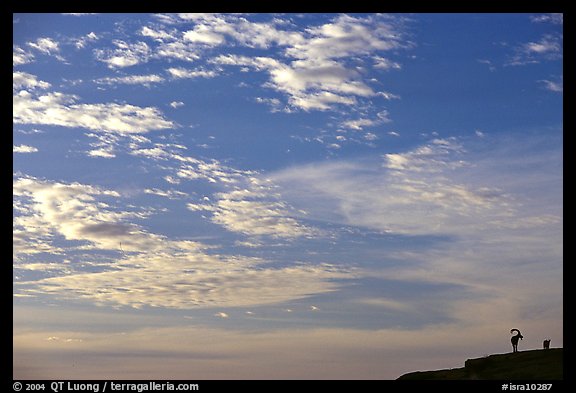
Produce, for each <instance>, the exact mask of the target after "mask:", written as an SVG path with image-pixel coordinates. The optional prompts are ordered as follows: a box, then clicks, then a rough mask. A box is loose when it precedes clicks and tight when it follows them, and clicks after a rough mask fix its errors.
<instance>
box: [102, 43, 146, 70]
mask: <svg viewBox="0 0 576 393" xmlns="http://www.w3.org/2000/svg"><path fill="white" fill-rule="evenodd" d="M113 43H114V45H115V46H116V49H95V50H94V54H95V55H96V59H97V60H100V61H102V62H104V63H106V64H108V67H109V68H113V69H114V68H124V67H130V66H134V65H136V64H139V63H145V62H147V61H148V58H149V57H150V55H151V50H150V47H149V46H148V45H147V44H146V43H145V42H136V43H127V42H125V41H122V40H114V41H113Z"/></svg>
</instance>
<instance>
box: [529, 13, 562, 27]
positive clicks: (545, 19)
mask: <svg viewBox="0 0 576 393" xmlns="http://www.w3.org/2000/svg"><path fill="white" fill-rule="evenodd" d="M530 20H531V21H532V22H535V23H552V24H555V25H561V24H564V14H561V13H551V14H542V15H534V16H531V17H530Z"/></svg>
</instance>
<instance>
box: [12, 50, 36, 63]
mask: <svg viewBox="0 0 576 393" xmlns="http://www.w3.org/2000/svg"><path fill="white" fill-rule="evenodd" d="M32 60H34V54H32V53H30V52H26V51H25V50H24V49H22V48H21V47H19V46H16V45H14V46H13V48H12V65H13V66H14V67H16V66H19V65H22V64H28V63H31V62H32Z"/></svg>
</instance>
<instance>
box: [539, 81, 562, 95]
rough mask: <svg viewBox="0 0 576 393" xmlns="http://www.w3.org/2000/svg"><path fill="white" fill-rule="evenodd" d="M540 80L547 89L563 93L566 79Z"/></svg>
mask: <svg viewBox="0 0 576 393" xmlns="http://www.w3.org/2000/svg"><path fill="white" fill-rule="evenodd" d="M540 82H541V83H542V84H543V85H544V88H545V89H546V90H549V91H553V92H555V93H562V92H563V91H564V81H563V80H562V79H561V80H560V81H551V80H542V81H540Z"/></svg>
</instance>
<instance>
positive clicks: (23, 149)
mask: <svg viewBox="0 0 576 393" xmlns="http://www.w3.org/2000/svg"><path fill="white" fill-rule="evenodd" d="M12 152H13V153H36V152H38V148H36V147H34V146H28V145H19V146H16V145H14V146H13V147H12Z"/></svg>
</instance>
